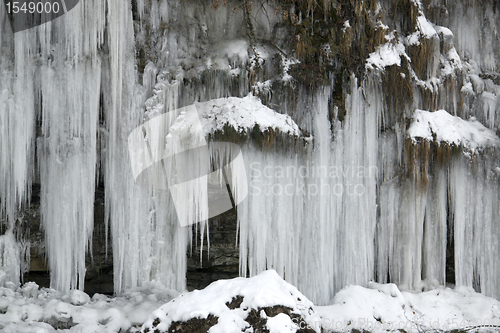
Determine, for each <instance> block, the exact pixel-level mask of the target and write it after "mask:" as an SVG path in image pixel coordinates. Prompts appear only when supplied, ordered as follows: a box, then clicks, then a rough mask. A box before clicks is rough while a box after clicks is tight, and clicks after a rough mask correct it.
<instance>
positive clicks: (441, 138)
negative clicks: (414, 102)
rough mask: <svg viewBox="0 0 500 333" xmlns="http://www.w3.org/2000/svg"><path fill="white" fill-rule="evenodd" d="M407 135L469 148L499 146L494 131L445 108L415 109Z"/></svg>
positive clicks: (499, 142)
mask: <svg viewBox="0 0 500 333" xmlns="http://www.w3.org/2000/svg"><path fill="white" fill-rule="evenodd" d="M408 135H409V136H410V137H411V138H412V139H413V140H416V139H417V138H422V139H425V140H429V141H432V140H436V141H437V142H439V143H441V142H446V143H448V144H450V145H452V144H454V145H457V146H462V147H464V148H467V149H470V150H476V149H479V148H486V147H491V146H499V145H500V139H499V138H498V136H496V134H495V132H494V131H492V130H490V129H488V128H486V127H485V126H484V125H483V124H481V123H480V122H479V121H477V120H476V119H475V118H471V119H470V120H463V119H462V118H460V117H455V116H452V115H451V114H449V113H448V112H446V111H445V110H438V111H435V112H429V111H424V110H415V113H414V115H413V121H412V123H411V125H410V128H409V129H408Z"/></svg>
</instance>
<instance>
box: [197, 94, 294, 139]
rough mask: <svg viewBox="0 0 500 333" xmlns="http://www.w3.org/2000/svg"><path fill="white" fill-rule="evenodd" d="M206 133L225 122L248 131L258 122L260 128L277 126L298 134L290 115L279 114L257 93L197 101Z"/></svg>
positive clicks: (274, 127) (222, 126) (240, 129)
mask: <svg viewBox="0 0 500 333" xmlns="http://www.w3.org/2000/svg"><path fill="white" fill-rule="evenodd" d="M195 106H196V110H197V111H198V115H199V117H200V120H201V123H202V126H203V131H204V133H205V134H210V133H214V132H215V131H217V130H223V129H224V126H225V125H226V124H229V125H230V126H232V127H233V128H234V129H235V130H237V131H238V132H243V131H247V132H248V131H251V130H252V129H253V128H254V126H255V125H259V127H260V130H261V131H265V130H268V129H271V128H272V129H277V130H279V131H280V132H282V133H286V134H289V135H292V136H300V135H301V134H302V133H301V131H300V129H299V126H298V125H297V124H296V123H295V122H294V121H293V120H292V118H291V117H290V116H289V115H286V114H280V113H278V112H276V111H274V110H272V109H270V108H268V107H267V106H265V105H263V104H262V103H261V101H260V99H259V98H258V97H255V96H252V95H248V96H246V97H244V98H238V97H228V98H219V99H213V100H210V101H208V102H203V103H196V104H195Z"/></svg>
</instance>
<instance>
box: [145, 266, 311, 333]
mask: <svg viewBox="0 0 500 333" xmlns="http://www.w3.org/2000/svg"><path fill="white" fill-rule="evenodd" d="M235 296H242V297H243V302H242V303H241V305H240V306H239V307H237V308H235V309H229V308H228V307H227V305H226V303H230V302H231V301H232V299H233V297H235ZM275 305H281V306H285V307H289V308H291V309H292V311H291V312H292V313H296V314H300V315H302V317H303V318H304V320H305V321H306V323H307V324H308V325H310V326H312V325H314V323H317V322H318V321H319V319H320V318H319V317H318V316H317V315H315V314H314V312H311V311H310V310H309V309H310V308H312V307H313V303H312V302H311V301H309V300H308V299H307V298H306V297H305V296H304V295H302V294H301V293H300V292H299V291H298V290H297V288H295V287H294V286H292V285H291V284H289V283H287V282H285V281H284V280H283V279H282V278H281V277H280V276H279V275H278V274H277V273H276V272H275V271H274V270H269V271H264V272H262V273H260V274H258V275H256V276H254V277H252V278H235V279H232V280H219V281H216V282H213V283H212V284H210V285H209V286H208V287H206V288H205V289H203V290H195V291H192V292H190V293H185V294H181V295H180V296H178V297H177V298H175V299H173V300H172V301H171V302H169V303H167V304H165V305H163V306H162V307H160V308H159V309H157V310H156V311H154V312H153V313H152V314H151V315H150V316H149V318H148V320H147V321H146V323H145V324H144V325H143V326H142V330H143V331H146V330H147V328H149V329H150V330H151V331H152V330H153V329H154V328H156V329H158V330H164V331H167V330H168V328H169V327H170V325H171V324H172V322H176V321H187V320H189V319H191V318H207V317H208V316H209V315H210V314H212V315H214V316H216V317H218V318H219V320H218V323H217V324H216V325H215V326H213V327H212V328H211V330H210V332H211V333H215V332H239V331H244V330H245V328H246V327H248V326H249V324H248V323H247V322H246V321H245V319H246V317H247V316H248V312H249V311H250V310H251V309H259V308H264V307H272V306H275ZM261 316H262V315H261ZM284 316H285V315H283V316H276V317H274V318H273V320H271V324H270V325H271V327H269V328H270V330H271V331H272V332H275V333H284V332H296V331H297V328H298V327H297V325H294V323H293V322H292V321H291V320H290V317H288V316H286V317H287V318H288V319H286V318H285V317H284ZM157 319H159V320H160V324H158V325H157V326H156V327H153V322H154V321H155V320H157ZM285 329H286V330H285Z"/></svg>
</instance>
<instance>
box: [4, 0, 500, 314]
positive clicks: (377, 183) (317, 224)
mask: <svg viewBox="0 0 500 333" xmlns="http://www.w3.org/2000/svg"><path fill="white" fill-rule="evenodd" d="M325 3H327V2H326V1H325ZM382 3H383V2H381V3H380V4H379V5H378V6H375V7H376V8H378V9H376V10H375V9H373V10H371V9H370V10H369V11H370V15H372V14H373V17H375V18H376V19H373V20H372V18H370V17H369V18H367V20H368V19H369V20H372V21H373V22H370V23H373V25H372V26H371V28H373V30H374V31H375V32H376V33H379V34H380V36H379V37H380V40H381V41H380V44H379V45H377V46H374V47H373V49H372V50H371V51H370V52H369V53H368V52H367V54H366V58H365V59H362V61H361V65H360V66H361V67H360V68H361V69H360V71H361V72H363V74H362V75H360V73H351V72H350V73H349V74H348V75H345V77H342V78H334V77H329V78H328V79H327V80H326V81H322V82H321V85H320V87H316V88H314V89H311V87H312V86H314V84H317V82H316V81H314V80H313V79H314V78H313V79H311V81H314V82H313V83H314V84H311V86H308V87H307V89H306V88H305V87H304V86H301V85H299V84H298V83H297V82H298V80H296V78H294V77H293V75H295V76H297V75H300V74H304V72H300V71H299V72H296V71H295V70H296V68H297V67H298V68H306V69H308V68H307V65H308V64H306V63H301V62H300V61H299V60H298V59H297V58H296V57H294V56H293V55H292V54H285V53H284V52H283V51H282V50H280V48H279V46H278V45H274V44H273V43H267V44H266V43H265V42H263V41H266V40H267V39H268V38H269V36H279V31H278V30H279V29H278V28H276V29H277V30H276V31H275V29H274V27H275V26H279V25H280V24H282V17H281V18H280V16H279V15H274V16H273V15H267V14H266V13H273V11H275V10H277V9H276V8H273V7H272V6H271V5H269V4H268V3H267V2H264V3H260V4H255V5H254V7H253V8H245V9H244V13H243V14H241V16H238V15H240V14H238V15H237V12H238V10H240V12H241V11H243V10H242V9H241V8H240V9H239V8H236V7H235V8H229V7H230V6H219V8H218V9H213V10H212V9H210V10H206V11H203V10H200V9H196V8H195V7H194V5H193V4H190V5H184V3H183V2H180V1H173V0H172V1H166V0H161V1H160V0H152V1H150V2H145V1H143V0H137V1H135V2H133V4H132V3H131V2H129V1H119V0H107V1H105V0H88V1H80V3H79V4H78V5H77V6H76V7H75V8H74V9H73V10H71V11H70V12H69V13H68V14H66V15H64V16H62V17H60V18H58V19H56V20H54V21H52V22H49V23H47V24H45V25H42V26H40V27H37V28H34V29H29V30H26V31H22V32H19V33H16V34H13V33H12V32H11V31H10V30H9V26H8V22H7V18H6V15H5V13H4V7H2V6H0V29H1V30H0V43H1V47H2V53H1V54H0V74H1V77H2V80H1V82H0V111H1V112H0V128H1V129H2V130H1V131H0V215H1V219H2V221H5V223H3V225H2V226H3V227H5V230H6V233H5V235H3V236H2V238H1V240H0V244H1V249H0V254H1V258H2V262H3V263H4V264H3V265H2V271H1V273H2V276H1V280H0V281H1V283H2V284H5V285H6V284H8V282H11V283H14V285H17V284H19V276H20V270H21V266H22V263H20V262H19V260H20V257H21V256H20V255H18V254H17V252H18V251H20V249H21V246H20V244H18V243H19V242H18V238H17V237H18V236H17V234H15V225H16V223H17V222H16V221H18V218H19V216H18V214H19V213H20V212H21V211H22V209H23V208H24V207H25V206H26V204H27V203H28V202H29V197H30V188H31V185H32V183H33V182H34V181H36V182H40V184H41V213H42V224H43V228H44V231H45V234H46V245H47V257H48V263H49V267H50V272H51V286H52V287H54V288H56V289H58V290H60V291H64V292H66V291H69V290H70V289H77V288H78V289H83V288H84V276H85V257H86V253H87V252H88V248H89V242H91V235H92V230H93V204H94V193H95V184H96V181H97V179H101V178H102V179H103V181H104V187H105V192H106V202H105V205H106V220H107V222H108V223H109V229H110V231H111V239H112V240H111V242H112V251H113V260H114V286H115V291H116V293H122V292H124V291H125V290H127V289H130V288H134V287H138V286H142V285H144V284H146V283H148V282H149V281H152V280H156V281H159V282H161V283H162V284H164V285H165V286H167V287H169V288H174V289H177V290H182V289H184V288H185V287H186V279H185V275H186V266H187V259H186V252H187V251H188V250H189V247H190V246H193V242H194V243H196V241H193V237H194V235H196V234H197V233H198V231H201V232H199V234H200V235H201V237H202V238H203V239H202V242H205V240H207V241H209V235H210V232H209V230H208V227H207V225H208V224H207V223H206V221H205V220H206V219H207V218H208V217H209V214H210V213H209V211H208V208H207V205H208V199H209V198H208V197H209V192H208V189H207V190H206V191H202V192H199V191H197V189H198V188H199V187H200V186H201V185H203V186H205V185H207V184H208V183H210V182H211V181H212V180H213V183H216V180H217V179H218V180H219V181H220V180H221V179H222V177H223V176H224V175H223V174H222V172H220V173H215V174H213V175H212V176H213V179H212V180H211V179H209V177H208V176H207V177H205V178H204V177H201V178H200V179H197V180H195V181H193V179H190V181H193V183H192V184H191V185H192V186H191V185H189V186H186V187H185V188H182V189H179V190H178V192H175V191H174V192H173V193H169V192H168V191H165V184H164V183H162V182H157V183H152V184H150V185H151V186H148V187H141V186H139V185H138V184H136V182H135V179H134V169H133V167H132V165H131V161H130V159H131V153H130V151H129V145H128V138H129V135H130V134H131V133H132V131H134V129H136V128H138V127H140V126H146V125H144V124H145V123H147V122H149V121H152V120H154V119H155V117H163V118H165V119H166V126H167V127H168V129H169V130H172V131H173V132H175V131H177V133H178V134H179V136H178V137H177V139H172V140H171V141H170V142H169V143H168V144H169V145H171V146H169V149H171V150H172V151H173V152H174V153H175V152H179V151H181V150H185V149H189V148H193V147H198V146H200V145H201V144H202V143H203V145H204V144H205V143H207V144H208V145H209V146H210V145H211V144H212V143H213V142H212V141H211V140H212V139H214V137H217V135H222V134H224V133H223V132H224V131H225V129H228V133H229V132H231V133H233V132H236V133H237V134H235V136H237V137H238V138H240V139H241V137H244V138H245V140H243V139H242V140H241V141H239V142H237V144H238V145H239V149H241V150H238V152H240V151H241V155H242V158H243V163H244V169H245V170H246V173H247V174H246V176H247V179H248V183H245V184H242V182H243V181H242V178H241V177H239V176H238V173H235V172H228V175H229V177H228V178H230V179H229V180H230V181H227V183H230V184H231V185H230V187H232V188H231V190H232V192H233V193H243V192H244V191H243V190H242V189H243V188H244V187H246V188H247V189H248V197H247V198H246V199H245V200H243V201H242V202H241V203H240V204H239V205H238V207H237V213H238V239H237V242H238V245H239V254H240V275H242V276H254V275H257V274H259V273H260V272H262V271H264V270H266V269H269V268H272V269H274V270H276V272H277V273H278V274H279V275H280V276H282V277H284V278H285V280H286V281H288V282H290V283H292V284H294V285H296V286H297V287H298V288H299V289H300V290H302V292H304V294H305V295H306V296H307V297H309V298H310V299H311V300H313V301H314V302H315V303H317V304H326V303H328V302H329V301H330V300H331V299H332V298H333V296H334V295H335V293H336V292H337V291H339V290H341V289H342V288H343V287H345V286H347V285H350V284H358V285H366V284H367V282H368V281H370V280H375V281H378V282H381V283H385V282H393V283H395V284H396V285H398V287H399V288H400V289H401V290H407V289H411V290H425V289H430V288H434V287H435V286H437V285H444V284H445V283H446V282H447V279H448V278H450V274H452V275H453V276H452V279H451V280H453V281H454V282H456V284H457V285H459V286H466V287H473V288H475V289H476V290H478V291H481V292H482V293H484V294H486V295H488V296H495V297H500V274H499V273H498V272H500V266H499V264H498V260H497V258H498V255H499V254H500V247H499V246H498V245H497V243H498V242H497V241H496V240H497V239H498V238H499V237H500V227H499V221H500V205H499V200H500V198H499V186H500V184H499V182H500V172H499V171H498V170H500V169H499V168H500V165H499V162H498V161H499V155H498V154H499V153H498V143H499V140H500V139H499V138H498V136H497V133H498V132H497V130H498V126H499V124H500V117H499V116H498V95H499V94H500V86H499V85H498V75H497V74H496V72H497V67H498V64H497V63H498V54H497V53H498V52H496V51H495V50H497V49H498V47H499V45H498V44H499V42H498V39H497V37H496V31H497V23H496V22H499V20H498V15H499V14H498V11H495V10H493V7H492V6H493V5H492V4H486V5H485V6H468V4H466V3H465V1H456V2H453V3H450V4H449V5H447V9H446V12H447V13H448V14H447V15H444V16H443V15H441V14H439V13H441V11H438V10H437V9H436V8H434V7H432V6H430V7H429V8H430V9H429V8H423V5H422V4H421V3H420V2H419V1H412V2H411V5H412V6H414V7H411V8H412V10H414V11H415V12H414V13H413V14H415V15H414V17H413V18H414V22H413V23H414V26H411V27H409V28H408V27H406V28H405V29H403V28H401V27H400V26H399V25H400V22H399V23H395V22H394V21H397V19H392V18H390V17H387V18H384V17H383V15H381V14H380V12H381V10H382V9H381V8H382V5H381V4H382ZM132 5H134V7H136V8H134V9H133V8H132ZM409 5H410V3H409ZM214 6H215V5H214ZM433 6H434V5H433ZM431 7H432V8H434V9H433V10H434V11H432V10H431V9H432V8H431ZM360 10H361V9H360ZM133 14H135V15H136V17H134V16H133ZM298 14H300V15H297V14H294V15H296V17H294V18H293V19H294V20H295V19H296V20H297V22H296V23H297V24H298V22H300V20H302V19H305V14H304V13H298ZM245 15H246V16H245ZM303 15H304V16H303ZM426 15H427V16H426ZM242 17H243V18H245V17H246V18H247V19H248V20H251V23H252V22H253V24H255V25H256V26H257V25H258V27H259V29H253V30H252V29H251V30H249V31H247V29H248V25H249V24H248V25H246V24H242V21H241V18H242ZM367 17H368V16H367ZM192 22H196V24H194V25H193V24H190V23H192ZM354 22H355V20H350V21H347V20H346V21H345V24H344V23H341V24H342V28H341V29H339V32H338V33H339V34H345V35H341V36H343V37H341V39H342V40H344V39H343V38H346V39H345V40H348V38H347V35H349V34H350V33H351V32H352V29H355V28H356V26H355V23H354ZM463 22H468V24H463ZM247 23H248V22H247ZM410 23H411V22H410ZM367 24H368V23H367ZM165 27H166V28H165ZM196 27H199V28H196ZM134 28H135V29H134ZM318 29H319V28H318ZM391 29H392V30H391ZM242 36H245V37H242ZM247 37H248V38H247ZM276 38H278V37H276ZM258 41H259V42H258ZM261 41H262V42H261ZM261 44H262V45H261ZM271 44H273V45H271ZM141 47H142V48H141ZM321 47H322V50H323V51H324V52H326V53H328V52H330V53H331V52H332V49H331V48H330V49H328V47H326V45H322V46H321ZM328 50H330V51H328ZM146 51H147V52H146ZM323 51H322V52H323ZM327 51H328V52H327ZM140 52H143V54H142V55H141V56H139V55H137V57H136V53H137V54H139V53H140ZM325 59H328V58H325ZM325 61H326V60H325ZM273 64H274V65H276V67H279V71H278V72H273V70H275V69H273ZM330 65H331V66H332V67H335V66H340V65H339V64H338V63H334V62H333V60H332V63H331V64H330ZM300 66H305V67H300ZM139 67H140V69H139ZM306 72H307V71H306ZM269 73H273V75H269V77H267V76H266V75H267V74H269ZM296 73H298V74H296ZM306 74H307V73H306ZM315 74H318V73H317V72H314V73H313V75H315ZM261 79H262V80H261ZM250 90H252V92H253V94H254V95H252V96H249V95H248V94H249V93H250ZM290 91H292V94H293V95H294V96H293V97H294V98H291V97H290V96H288V97H287V96H286V95H287V94H289V92H290ZM229 96H231V97H229ZM245 96H246V97H245ZM289 97H290V98H289ZM339 100H341V101H342V103H337V102H338V101H339ZM193 105H194V106H195V107H196V108H197V109H198V110H197V112H198V116H199V117H200V118H199V119H200V121H201V125H202V129H203V133H201V134H200V133H199V131H198V133H197V134H198V135H199V136H196V137H195V136H193V135H192V134H193V132H192V131H190V130H189V126H190V125H192V124H193V122H192V121H191V120H192V119H191V118H190V115H189V114H187V113H182V111H183V110H184V111H185V110H186V109H185V108H186V107H189V106H193ZM422 110H428V111H422ZM444 110H446V111H444ZM472 117H474V118H472ZM465 119H468V120H465ZM256 125H259V126H256ZM254 130H255V131H256V132H255V133H256V134H257V135H256V137H257V139H255V138H252V131H254ZM221 133H222V134H221ZM228 133H225V134H227V135H229V134H228ZM183 135H184V136H183ZM280 135H282V136H280ZM186 137H188V139H189V140H193V141H189V140H187V139H186ZM259 138H264V139H263V141H262V142H260V141H259ZM142 139H143V140H146V139H148V140H149V142H150V143H151V142H153V143H154V144H156V145H157V147H158V149H166V148H165V147H164V146H163V143H164V142H163V141H162V139H163V138H156V137H147V136H146V137H142ZM155 140H158V141H155ZM165 140H166V138H165ZM197 140H198V141H197ZM280 140H281V141H280ZM167 141H168V140H167ZM195 141H197V142H195ZM446 143H448V144H446ZM212 147H213V146H212ZM231 147H232V146H231ZM208 153H209V154H210V155H209V157H210V158H209V160H210V161H211V163H212V165H211V167H212V169H216V170H220V168H218V166H220V165H224V164H227V163H226V162H227V161H228V160H231V158H232V157H233V156H232V154H233V153H234V152H233V151H231V149H228V150H227V151H222V152H221V151H216V150H214V149H212V148H211V150H209V151H208ZM35 156H36V158H35ZM189 167H192V168H193V169H196V168H200V170H198V171H197V172H198V173H200V174H201V173H202V171H201V168H202V167H207V166H206V165H204V166H202V165H201V164H200V165H190V166H189ZM186 169H188V168H186ZM187 171H188V170H186V172H187ZM99 173H101V174H100V175H99ZM98 176H99V177H98ZM101 176H102V177H101ZM226 176H227V175H226ZM179 177H181V176H179ZM181 178H182V177H181ZM207 186H208V185H207ZM238 196H239V197H241V198H242V197H243V195H240V194H237V195H236V197H238ZM236 201H238V202H239V200H236ZM179 212H181V213H180V214H183V215H182V216H183V217H182V218H181V219H182V220H187V221H201V222H200V223H199V224H196V226H195V227H194V229H192V228H187V227H182V226H181V225H179V223H178V222H179ZM107 228H108V226H107V227H106V229H107ZM451 241H453V243H452V242H451ZM447 252H451V253H447ZM447 256H448V257H450V256H451V257H453V261H454V264H453V265H454V272H452V273H450V272H446V266H447V260H450V259H448V258H447ZM448 264H449V262H448Z"/></svg>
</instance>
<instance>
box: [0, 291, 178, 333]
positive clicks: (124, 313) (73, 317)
mask: <svg viewBox="0 0 500 333" xmlns="http://www.w3.org/2000/svg"><path fill="white" fill-rule="evenodd" d="M177 295H178V292H176V291H174V290H170V289H166V288H165V287H163V286H162V285H161V284H159V283H156V282H150V283H148V284H146V285H145V286H144V287H142V288H135V289H132V290H128V291H126V292H124V293H123V295H122V296H120V297H115V298H111V297H108V296H106V295H102V294H95V295H94V296H93V297H92V298H90V297H89V295H87V294H85V293H84V292H82V291H79V290H73V291H71V292H69V293H61V292H58V291H56V290H53V289H47V288H41V289H39V287H38V285H36V284H35V283H34V282H29V283H27V284H25V285H24V286H23V287H22V288H13V289H9V288H5V287H2V288H0V310H1V311H0V312H1V313H0V331H2V332H4V333H19V332H28V333H31V332H43V333H49V332H50V333H51V332H61V331H65V332H89V333H90V332H93V333H112V332H117V333H118V332H125V331H127V330H130V332H136V331H137V329H136V328H134V327H137V326H140V325H142V324H143V323H144V322H145V321H146V319H147V318H148V316H149V315H150V314H151V312H152V311H153V310H155V309H156V308H158V307H159V306H160V305H161V304H163V303H165V302H167V301H169V300H171V299H172V298H173V297H175V296H177Z"/></svg>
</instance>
